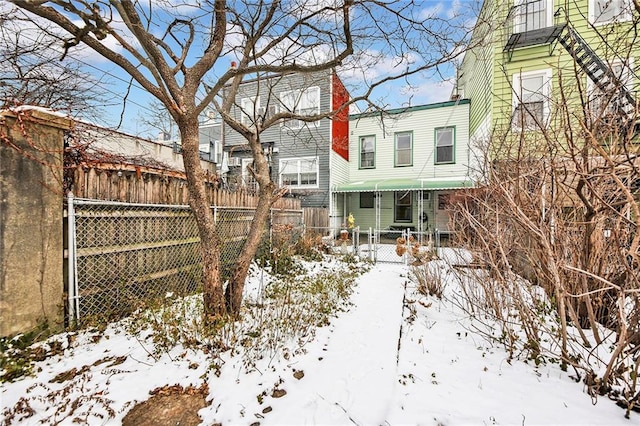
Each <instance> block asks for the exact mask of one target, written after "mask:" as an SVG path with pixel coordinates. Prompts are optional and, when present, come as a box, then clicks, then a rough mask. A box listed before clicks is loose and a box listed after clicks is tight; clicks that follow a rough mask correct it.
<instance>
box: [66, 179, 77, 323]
mask: <svg viewBox="0 0 640 426" xmlns="http://www.w3.org/2000/svg"><path fill="white" fill-rule="evenodd" d="M67 271H68V272H67V292H68V295H67V304H68V309H69V317H68V318H69V322H71V321H73V320H76V319H78V315H79V312H78V311H79V310H78V309H76V307H77V303H78V300H77V295H78V292H77V285H78V280H77V279H76V278H77V272H76V212H75V208H74V205H73V193H72V192H71V191H69V194H68V198H67Z"/></svg>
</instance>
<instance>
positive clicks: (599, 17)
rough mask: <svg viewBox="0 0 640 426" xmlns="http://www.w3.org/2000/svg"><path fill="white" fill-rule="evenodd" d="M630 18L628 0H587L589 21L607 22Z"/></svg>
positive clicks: (594, 22) (595, 22)
mask: <svg viewBox="0 0 640 426" xmlns="http://www.w3.org/2000/svg"><path fill="white" fill-rule="evenodd" d="M630 19H631V4H630V1H629V0H589V22H591V23H592V24H607V23H610V22H621V21H628V20H630Z"/></svg>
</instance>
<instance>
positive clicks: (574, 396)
mask: <svg viewBox="0 0 640 426" xmlns="http://www.w3.org/2000/svg"><path fill="white" fill-rule="evenodd" d="M408 272H409V271H408V267H407V266H405V265H402V264H397V263H394V264H384V263H378V264H376V265H374V266H372V267H371V269H370V270H369V271H368V272H366V273H365V274H363V275H361V276H360V277H359V278H358V279H357V283H356V286H355V289H354V292H353V294H352V296H351V304H350V305H349V306H347V307H346V309H345V310H344V312H340V313H339V314H338V316H337V317H335V318H333V319H332V320H331V322H330V324H329V325H326V326H324V327H321V328H319V329H318V330H317V332H316V334H315V337H314V339H313V340H312V341H310V342H308V343H306V344H305V345H304V351H298V353H295V352H292V351H287V352H286V355H284V352H278V354H275V355H273V356H270V357H269V356H267V357H265V358H264V359H261V360H254V361H255V364H253V363H252V368H248V369H247V368H246V366H247V360H246V359H243V358H242V356H240V355H234V356H232V355H231V352H232V351H230V352H226V353H223V354H222V355H221V356H220V357H215V359H212V357H211V356H209V355H207V354H205V353H203V352H202V351H200V350H193V349H186V348H183V347H180V346H178V347H175V348H174V349H172V350H170V351H165V352H158V353H156V352H154V348H153V346H152V344H151V343H150V342H149V341H148V340H145V339H144V338H141V337H140V336H133V335H131V334H130V333H127V331H126V330H125V327H123V325H122V324H123V323H119V324H113V325H112V326H109V327H108V328H107V329H106V330H105V331H100V332H98V331H92V332H86V333H81V334H77V335H75V334H74V335H68V337H65V336H66V335H63V336H58V337H57V339H58V341H65V339H66V341H67V342H68V343H67V348H66V349H64V350H63V351H62V353H61V354H60V355H55V356H52V357H49V358H47V359H46V360H44V361H42V362H39V363H38V364H37V366H36V367H37V369H38V370H40V371H39V372H38V373H37V374H36V375H35V376H33V377H27V378H24V379H21V380H17V381H16V382H14V383H5V384H3V385H2V390H1V393H0V398H1V399H2V411H3V413H4V415H7V414H8V413H9V414H12V418H11V424H40V423H41V422H43V423H45V424H52V423H55V422H58V421H59V422H61V424H71V423H72V420H73V418H80V419H83V420H84V421H86V422H87V423H89V424H119V423H121V421H122V419H123V417H124V416H125V415H126V413H127V411H129V410H130V409H131V408H132V407H133V405H135V403H137V402H140V401H144V400H146V399H148V398H149V391H151V390H153V389H155V388H157V387H161V386H164V385H174V384H180V385H182V386H188V385H194V386H199V385H200V384H202V383H203V382H204V381H206V382H207V383H208V386H209V399H210V400H211V404H210V405H209V406H208V407H206V408H204V409H202V410H201V411H200V412H199V414H200V416H201V417H202V419H203V424H206V425H210V424H213V423H222V424H223V425H236V424H239V425H242V424H244V425H249V424H252V423H254V422H259V423H260V424H261V425H305V424H308V425H312V424H316V425H318V424H322V425H349V424H356V425H385V424H388V425H418V424H427V425H429V424H432V425H469V424H472V425H476V424H477V425H483V424H500V425H523V424H524V425H561V424H562V425H564V424H574V425H618V424H624V425H632V424H640V416H638V415H637V414H633V413H632V417H631V419H625V418H624V411H623V410H622V409H620V408H619V407H616V406H615V404H614V403H613V402H611V401H609V400H607V399H606V398H600V399H599V400H598V401H597V404H595V405H594V404H593V403H592V402H593V401H592V399H591V397H589V396H588V395H587V394H586V393H585V392H584V389H583V385H582V384H581V383H576V382H575V381H574V380H572V379H571V377H570V374H571V373H570V372H563V371H561V370H560V368H559V367H558V366H557V365H555V364H553V365H540V366H538V367H535V366H533V365H530V364H526V363H524V362H522V361H512V362H511V363H509V362H507V358H508V356H507V354H506V353H505V352H504V350H502V349H501V348H500V347H492V345H491V344H490V343H488V342H486V341H484V340H483V339H482V338H480V337H478V336H476V335H473V334H472V333H471V332H469V331H468V329H467V327H466V326H465V325H466V319H465V317H464V316H463V314H462V313H461V312H460V311H459V309H458V308H457V307H456V306H455V305H454V304H453V303H451V302H447V301H444V300H438V299H435V298H427V297H424V296H421V295H419V294H418V293H417V292H416V291H415V283H413V282H412V281H411V280H410V279H409V278H408ZM453 273H454V270H453V269H451V270H449V271H448V272H447V273H446V274H445V276H446V275H447V274H453ZM252 277H253V278H252V279H253V280H255V279H257V278H258V276H257V275H256V274H254V275H253V276H252ZM247 287H248V288H249V289H251V288H254V289H255V288H257V286H252V285H251V283H249V285H248V286H247ZM214 364H215V368H212V367H213V366H214ZM74 368H75V369H76V370H75V371H74V373H73V374H72V375H71V378H70V379H69V380H62V379H64V377H60V374H61V373H65V372H66V373H68V372H69V371H73V369H74ZM83 369H84V371H82V370H83ZM215 372H217V374H216V373H215ZM294 374H295V376H294ZM55 378H58V379H59V380H58V381H56V380H53V379H55ZM274 390H277V391H279V392H274ZM282 391H284V392H282ZM16 407H18V408H19V407H22V408H21V409H20V410H18V409H16ZM26 407H29V408H30V409H31V410H33V412H30V411H29V410H28V409H27V408H26ZM70 407H73V414H72V415H70V410H71V408H70ZM25 410H26V411H25ZM27 412H28V413H29V415H27V414H25V413H27ZM5 421H7V418H5Z"/></svg>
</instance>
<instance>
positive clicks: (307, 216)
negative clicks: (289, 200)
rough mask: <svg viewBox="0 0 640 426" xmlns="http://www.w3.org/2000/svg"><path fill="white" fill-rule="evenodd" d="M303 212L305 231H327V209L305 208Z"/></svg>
mask: <svg viewBox="0 0 640 426" xmlns="http://www.w3.org/2000/svg"><path fill="white" fill-rule="evenodd" d="M303 210H304V217H303V220H304V224H305V226H306V227H307V229H315V228H317V230H318V231H320V230H328V229H329V209H327V208H323V207H306V208H304V209H303Z"/></svg>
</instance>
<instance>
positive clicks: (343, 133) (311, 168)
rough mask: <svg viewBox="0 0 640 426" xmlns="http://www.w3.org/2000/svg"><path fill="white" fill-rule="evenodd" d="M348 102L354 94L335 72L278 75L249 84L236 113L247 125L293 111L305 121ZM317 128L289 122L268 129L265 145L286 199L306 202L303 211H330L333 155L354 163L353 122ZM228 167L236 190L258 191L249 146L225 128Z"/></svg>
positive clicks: (327, 121)
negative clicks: (350, 142) (350, 140)
mask: <svg viewBox="0 0 640 426" xmlns="http://www.w3.org/2000/svg"><path fill="white" fill-rule="evenodd" d="M346 100H348V94H347V92H346V90H345V89H344V86H343V85H342V83H341V82H340V80H339V78H338V77H337V75H336V74H335V73H334V72H332V71H323V72H317V73H313V74H286V75H273V76H269V77H266V78H260V79H255V80H248V81H247V82H245V83H243V84H242V86H241V88H240V90H239V94H238V95H237V97H236V99H235V105H234V107H233V110H232V114H234V117H235V118H236V119H238V120H240V121H242V122H244V123H246V124H249V125H250V124H251V123H252V122H253V121H252V120H258V119H260V118H261V117H266V116H270V115H273V114H277V113H278V112H281V111H292V112H295V113H296V114H299V115H303V116H304V115H313V114H319V113H326V112H330V111H333V110H335V109H337V108H338V107H339V106H340V105H341V103H343V102H345V101H346ZM347 114H348V113H347V111H346V110H345V111H344V114H342V115H341V116H340V117H338V116H334V117H333V118H324V119H322V120H318V121H314V122H305V121H302V120H287V121H284V122H281V123H279V124H275V125H274V126H272V127H270V128H269V129H266V130H265V131H264V132H263V133H262V135H261V141H262V144H263V147H264V150H265V154H267V158H268V160H269V162H270V164H271V178H272V179H273V181H274V182H276V183H278V185H280V186H281V187H284V188H286V189H287V194H286V196H290V197H296V198H299V199H300V200H301V204H302V206H303V207H323V208H327V209H329V208H330V204H331V201H332V200H331V197H330V194H329V187H330V181H331V166H330V157H331V153H332V152H334V153H336V152H337V153H338V154H339V155H342V156H346V157H347V158H348V149H347V146H348V142H347V141H348V126H349V122H348V117H347ZM222 134H223V149H224V156H225V157H226V161H223V165H222V167H221V172H222V173H223V179H224V181H225V183H226V185H227V186H228V187H229V188H230V189H238V188H247V189H249V190H251V189H255V185H256V184H255V182H254V181H253V179H252V177H251V175H250V173H249V171H248V169H247V167H248V166H250V165H251V163H252V161H253V159H252V156H251V152H250V150H249V146H248V145H247V142H246V140H245V139H244V138H243V137H242V136H240V135H239V134H238V133H236V132H235V131H234V130H232V129H230V128H229V126H225V125H223V127H222Z"/></svg>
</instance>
